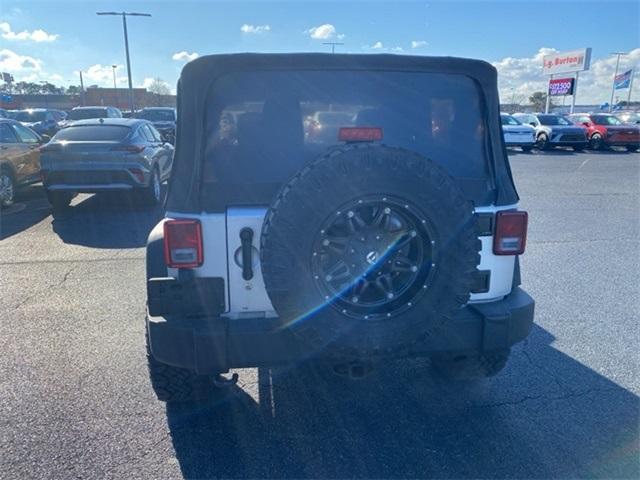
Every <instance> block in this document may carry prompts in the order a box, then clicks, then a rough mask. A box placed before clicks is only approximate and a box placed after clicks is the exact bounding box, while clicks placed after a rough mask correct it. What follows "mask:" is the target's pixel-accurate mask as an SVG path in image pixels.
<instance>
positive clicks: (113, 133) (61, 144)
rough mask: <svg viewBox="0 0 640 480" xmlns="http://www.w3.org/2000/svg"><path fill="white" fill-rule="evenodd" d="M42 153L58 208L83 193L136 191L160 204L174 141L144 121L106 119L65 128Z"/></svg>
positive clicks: (46, 183)
mask: <svg viewBox="0 0 640 480" xmlns="http://www.w3.org/2000/svg"><path fill="white" fill-rule="evenodd" d="M41 155H42V156H41V159H40V163H41V164H42V172H41V174H42V179H43V183H44V187H45V189H46V192H47V196H48V197H49V201H50V202H51V204H52V205H53V206H54V208H64V207H66V206H68V205H69V202H70V201H71V199H72V198H73V196H74V195H75V194H76V193H81V192H84V193H99V192H109V191H111V192H112V191H125V192H132V193H136V194H138V195H139V196H140V200H141V201H144V202H146V203H150V204H159V203H160V202H161V201H162V188H161V184H162V182H164V181H165V180H167V179H168V178H169V176H170V174H171V164H172V162H173V146H172V145H170V144H169V143H167V142H165V141H163V140H162V138H161V136H160V134H159V133H158V131H157V130H156V129H155V128H154V127H153V125H151V123H149V122H146V121H144V120H135V119H126V118H109V119H103V118H101V119H96V120H79V121H77V122H74V123H73V124H72V125H70V126H68V127H66V128H63V129H62V130H60V131H59V132H58V133H57V134H56V135H55V136H54V137H53V138H52V139H51V141H50V142H49V143H48V144H47V145H46V146H45V147H43V148H42V150H41Z"/></svg>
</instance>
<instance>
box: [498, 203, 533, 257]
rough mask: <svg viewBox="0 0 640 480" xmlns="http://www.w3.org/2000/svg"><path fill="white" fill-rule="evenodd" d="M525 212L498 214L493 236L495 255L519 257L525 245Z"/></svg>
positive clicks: (526, 219)
mask: <svg viewBox="0 0 640 480" xmlns="http://www.w3.org/2000/svg"><path fill="white" fill-rule="evenodd" d="M527 221H528V215H527V212H498V213H497V214H496V230H495V233H494V234H493V253H494V254H495V255H520V254H521V253H524V248H525V245H526V243H527Z"/></svg>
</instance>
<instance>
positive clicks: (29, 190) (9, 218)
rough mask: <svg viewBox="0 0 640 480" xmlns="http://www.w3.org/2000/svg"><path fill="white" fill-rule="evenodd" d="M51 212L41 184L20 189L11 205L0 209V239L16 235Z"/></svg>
mask: <svg viewBox="0 0 640 480" xmlns="http://www.w3.org/2000/svg"><path fill="white" fill-rule="evenodd" d="M50 213H51V205H49V202H48V201H47V197H46V196H45V194H44V189H43V188H42V185H39V184H38V185H29V186H27V187H25V188H22V189H20V190H19V191H18V192H17V194H16V198H15V202H14V204H13V205H12V206H11V207H8V208H3V209H2V210H0V240H4V239H6V238H9V237H11V236H13V235H16V234H18V233H20V232H23V231H24V230H27V229H28V228H31V227H32V226H34V225H36V224H38V223H40V222H41V221H42V220H44V219H45V218H47V217H48V216H49V214H50Z"/></svg>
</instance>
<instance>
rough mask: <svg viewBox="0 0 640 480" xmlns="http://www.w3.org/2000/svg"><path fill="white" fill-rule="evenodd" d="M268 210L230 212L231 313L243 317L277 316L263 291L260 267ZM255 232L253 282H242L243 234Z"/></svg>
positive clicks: (242, 209) (261, 208) (254, 208)
mask: <svg viewBox="0 0 640 480" xmlns="http://www.w3.org/2000/svg"><path fill="white" fill-rule="evenodd" d="M266 213H267V209H266V208H263V207H235V208H229V209H227V250H226V251H227V261H228V263H229V282H228V285H229V297H230V299H229V305H230V309H229V311H230V312H231V313H239V314H243V313H246V312H260V313H265V312H266V315H267V316H271V315H275V312H274V310H273V305H271V300H269V296H268V295H267V291H266V289H265V288H264V281H263V280H262V269H261V267H260V234H261V232H262V222H263V220H264V216H265V214H266ZM246 227H248V228H250V229H251V230H253V254H252V256H251V257H252V260H253V261H252V268H253V278H252V279H251V280H245V279H244V278H242V250H241V249H242V244H241V241H240V231H241V230H242V229H243V228H246Z"/></svg>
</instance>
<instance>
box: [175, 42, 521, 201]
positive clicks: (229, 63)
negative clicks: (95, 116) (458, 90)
mask: <svg viewBox="0 0 640 480" xmlns="http://www.w3.org/2000/svg"><path fill="white" fill-rule="evenodd" d="M257 70H260V71H265V70H278V71H283V70H323V71H326V70H369V71H376V70H378V71H396V72H402V71H407V72H430V73H445V74H446V73H450V74H457V75H465V76H467V77H469V78H471V79H472V80H474V81H475V82H476V83H477V84H478V86H479V87H480V89H481V91H482V93H483V95H484V100H485V105H486V125H487V128H488V133H489V142H488V144H489V148H490V149H491V151H490V152H488V155H487V157H488V158H490V159H492V160H493V163H492V165H491V168H492V169H493V176H494V181H495V184H496V198H495V204H496V205H509V204H513V203H516V202H517V201H518V195H517V193H516V190H515V187H514V185H513V180H512V177H511V171H510V169H509V163H508V159H507V151H506V148H505V145H504V141H503V138H502V127H501V121H500V102H499V98H498V85H497V71H496V69H495V68H494V67H493V66H492V65H491V64H489V63H487V62H484V61H481V60H472V59H466V58H456V57H424V56H412V55H386V54H382V55H352V54H331V53H286V54H263V53H241V54H228V55H208V56H204V57H200V58H197V59H196V60H194V61H192V62H189V63H188V64H187V65H185V67H184V68H183V69H182V74H181V75H180V80H179V81H178V101H177V106H178V129H177V135H176V150H175V154H174V155H175V156H174V163H173V171H172V175H171V181H170V186H169V196H168V199H167V210H169V211H172V212H199V211H202V206H201V205H200V185H201V168H202V158H203V155H204V150H205V144H206V138H205V119H206V115H205V109H206V105H207V97H208V95H209V94H210V92H211V87H212V85H213V84H214V82H215V81H216V80H217V79H218V78H220V77H221V76H223V75H225V74H229V73H237V72H252V71H257Z"/></svg>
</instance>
